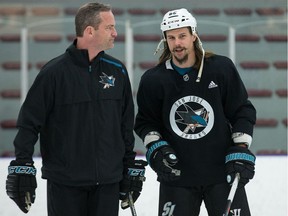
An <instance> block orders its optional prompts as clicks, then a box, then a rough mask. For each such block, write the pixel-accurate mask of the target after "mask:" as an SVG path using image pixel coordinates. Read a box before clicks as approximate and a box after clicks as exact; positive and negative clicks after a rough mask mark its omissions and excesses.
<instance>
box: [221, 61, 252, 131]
mask: <svg viewBox="0 0 288 216" xmlns="http://www.w3.org/2000/svg"><path fill="white" fill-rule="evenodd" d="M227 61H228V63H227V64H226V65H227V66H226V67H227V68H226V71H228V73H226V76H225V77H226V79H227V80H226V81H225V82H224V83H225V85H226V86H225V90H224V91H225V94H224V99H223V101H224V110H225V113H226V117H227V118H228V120H229V122H230V124H231V126H232V133H234V132H243V133H247V134H249V135H251V136H252V135H253V127H254V124H255V122H256V110H255V107H254V106H253V104H252V103H251V102H250V101H249V99H248V94H247V91H246V88H245V86H244V83H243V81H242V80H241V77H240V75H239V73H238V71H237V69H236V67H235V65H234V64H233V62H232V61H231V60H230V59H228V60H227Z"/></svg>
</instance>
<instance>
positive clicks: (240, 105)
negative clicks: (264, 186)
mask: <svg viewBox="0 0 288 216" xmlns="http://www.w3.org/2000/svg"><path fill="white" fill-rule="evenodd" d="M196 78H197V71H196V70H194V69H192V70H191V71H189V72H188V73H186V74H184V75H183V76H182V75H180V74H179V73H177V72H176V71H175V70H174V69H173V67H172V65H171V60H168V61H166V62H165V63H161V64H159V65H158V66H156V67H154V68H152V69H150V70H148V71H146V72H145V74H144V75H143V76H142V78H141V81H140V84H139V89H138V93H137V103H138V113H137V116H136V124H135V131H136V133H137V134H138V135H139V136H140V137H141V138H142V139H144V137H145V136H146V135H147V133H149V132H151V131H157V132H159V133H160V134H161V135H162V138H163V140H166V141H167V142H168V143H169V144H170V145H171V146H172V147H173V149H174V150H175V151H176V154H177V156H178V158H179V163H178V164H177V165H178V167H179V168H180V169H181V179H180V180H179V181H176V182H171V184H173V185H178V186H193V185H209V184H215V183H220V182H224V181H226V175H225V170H224V162H225V153H226V150H227V148H228V147H229V146H231V145H232V144H233V143H232V139H231V133H232V132H244V133H246V134H249V135H251V136H252V135H253V125H254V124H255V121H256V110H255V108H254V106H253V105H252V104H251V102H250V101H249V100H248V95H247V91H246V89H245V86H244V84H243V82H242V81H241V78H240V76H239V74H238V72H237V69H236V67H235V66H234V64H233V62H232V61H231V60H230V59H229V58H227V57H224V56H219V55H214V56H212V57H209V58H205V62H204V69H203V74H202V78H201V81H200V82H195V80H196Z"/></svg>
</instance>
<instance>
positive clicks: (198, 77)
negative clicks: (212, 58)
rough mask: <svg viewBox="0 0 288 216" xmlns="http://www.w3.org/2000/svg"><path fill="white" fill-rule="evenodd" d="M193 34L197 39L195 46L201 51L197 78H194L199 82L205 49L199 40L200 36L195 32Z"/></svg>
mask: <svg viewBox="0 0 288 216" xmlns="http://www.w3.org/2000/svg"><path fill="white" fill-rule="evenodd" d="M194 35H195V36H196V37H197V39H198V43H197V44H196V46H197V47H198V48H199V49H200V50H201V51H202V58H201V64H200V68H199V71H198V75H197V79H196V82H200V80H201V76H202V71H203V66H204V56H205V50H204V49H203V46H202V42H201V40H200V38H199V37H198V35H197V34H196V33H194Z"/></svg>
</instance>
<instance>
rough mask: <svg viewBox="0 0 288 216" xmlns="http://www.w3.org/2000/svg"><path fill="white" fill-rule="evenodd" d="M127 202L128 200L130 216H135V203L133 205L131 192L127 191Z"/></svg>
mask: <svg viewBox="0 0 288 216" xmlns="http://www.w3.org/2000/svg"><path fill="white" fill-rule="evenodd" d="M128 202H129V206H130V209H131V213H132V216H137V213H136V209H135V205H134V202H133V198H132V194H131V193H130V192H129V193H128Z"/></svg>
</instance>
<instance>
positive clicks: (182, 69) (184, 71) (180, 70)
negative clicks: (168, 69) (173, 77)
mask: <svg viewBox="0 0 288 216" xmlns="http://www.w3.org/2000/svg"><path fill="white" fill-rule="evenodd" d="M171 63H172V66H173V68H174V69H175V70H176V71H177V72H178V73H179V74H180V75H182V76H183V75H184V74H186V73H187V72H188V71H190V70H192V68H193V67H188V68H180V67H178V66H176V65H175V64H174V63H173V61H171Z"/></svg>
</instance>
